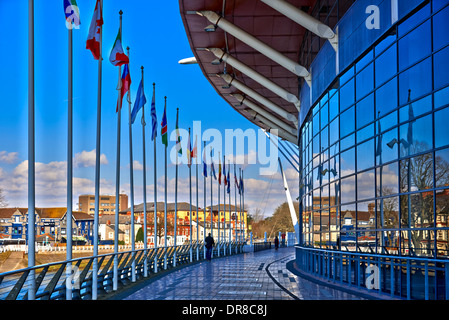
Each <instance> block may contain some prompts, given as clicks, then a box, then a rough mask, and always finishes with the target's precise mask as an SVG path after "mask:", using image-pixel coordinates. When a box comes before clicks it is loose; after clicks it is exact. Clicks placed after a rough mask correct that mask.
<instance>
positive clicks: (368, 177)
mask: <svg viewBox="0 0 449 320" xmlns="http://www.w3.org/2000/svg"><path fill="white" fill-rule="evenodd" d="M374 180H375V175H374V170H370V171H366V172H362V173H359V174H358V175H357V199H358V200H363V199H371V198H375V196H376V195H375V186H374Z"/></svg>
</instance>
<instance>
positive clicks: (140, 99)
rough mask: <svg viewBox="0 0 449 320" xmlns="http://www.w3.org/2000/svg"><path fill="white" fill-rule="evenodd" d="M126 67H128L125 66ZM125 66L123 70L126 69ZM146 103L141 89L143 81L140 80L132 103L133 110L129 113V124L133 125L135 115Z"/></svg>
mask: <svg viewBox="0 0 449 320" xmlns="http://www.w3.org/2000/svg"><path fill="white" fill-rule="evenodd" d="M126 66H128V65H126ZM126 66H125V68H126ZM146 103H147V99H146V97H145V92H144V89H143V79H142V80H140V84H139V89H137V96H136V101H135V102H134V108H133V111H132V112H131V123H134V121H135V120H136V116H137V113H138V112H139V110H140V109H142V107H143V106H144V105H145V104H146Z"/></svg>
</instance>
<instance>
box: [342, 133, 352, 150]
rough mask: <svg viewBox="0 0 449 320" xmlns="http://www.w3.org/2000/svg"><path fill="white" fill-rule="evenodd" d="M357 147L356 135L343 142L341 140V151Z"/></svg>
mask: <svg viewBox="0 0 449 320" xmlns="http://www.w3.org/2000/svg"><path fill="white" fill-rule="evenodd" d="M354 145H355V134H354V133H353V134H351V135H350V136H348V137H346V138H344V139H343V140H340V146H341V150H342V151H343V150H345V149H348V148H351V147H353V146H354Z"/></svg>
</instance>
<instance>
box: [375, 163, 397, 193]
mask: <svg viewBox="0 0 449 320" xmlns="http://www.w3.org/2000/svg"><path fill="white" fill-rule="evenodd" d="M376 179H377V196H378V197H381V196H382V197H386V196H391V195H393V194H397V193H398V190H399V188H398V184H399V174H398V163H397V162H393V163H390V164H387V165H384V166H381V167H379V168H377V176H376Z"/></svg>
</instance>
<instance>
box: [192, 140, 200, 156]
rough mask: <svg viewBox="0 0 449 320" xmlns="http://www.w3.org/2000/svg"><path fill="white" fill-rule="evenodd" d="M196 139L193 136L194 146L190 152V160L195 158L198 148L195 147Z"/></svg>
mask: <svg viewBox="0 0 449 320" xmlns="http://www.w3.org/2000/svg"><path fill="white" fill-rule="evenodd" d="M196 138H197V136H195V145H194V146H193V149H192V151H191V158H196V156H197V153H198V148H197V146H196V140H197V139H196Z"/></svg>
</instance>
